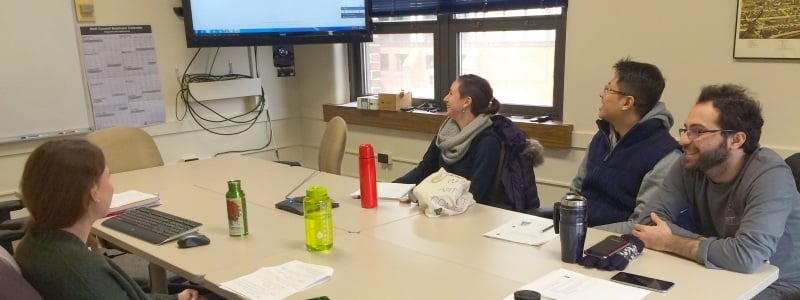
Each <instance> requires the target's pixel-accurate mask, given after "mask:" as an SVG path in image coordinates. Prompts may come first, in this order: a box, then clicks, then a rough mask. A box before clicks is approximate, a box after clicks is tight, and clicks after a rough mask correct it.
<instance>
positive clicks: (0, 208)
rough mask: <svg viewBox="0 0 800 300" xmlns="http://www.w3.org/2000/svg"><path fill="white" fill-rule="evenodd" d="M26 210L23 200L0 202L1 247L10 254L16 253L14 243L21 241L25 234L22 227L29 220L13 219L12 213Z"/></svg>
mask: <svg viewBox="0 0 800 300" xmlns="http://www.w3.org/2000/svg"><path fill="white" fill-rule="evenodd" d="M23 208H25V206H24V205H23V204H22V201H21V200H7V201H2V202H0V246H2V247H3V248H4V249H6V251H8V252H9V253H12V254H13V253H14V249H13V248H12V244H11V243H12V242H13V241H16V240H19V239H21V238H22V236H23V235H24V234H25V232H24V231H23V229H22V227H23V226H24V223H25V220H27V218H16V219H11V212H12V211H16V210H21V209H23Z"/></svg>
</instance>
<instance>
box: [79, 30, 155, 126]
mask: <svg viewBox="0 0 800 300" xmlns="http://www.w3.org/2000/svg"><path fill="white" fill-rule="evenodd" d="M81 51H82V54H83V65H84V70H85V72H86V78H87V80H88V82H89V93H90V94H91V98H92V111H93V113H94V124H95V128H96V129H103V128H108V127H114V126H134V127H144V126H150V125H154V124H160V123H164V122H165V119H166V113H165V106H164V100H163V98H162V97H161V80H160V79H159V77H158V64H156V46H155V40H154V39H153V32H152V30H151V28H150V25H113V26H82V27H81Z"/></svg>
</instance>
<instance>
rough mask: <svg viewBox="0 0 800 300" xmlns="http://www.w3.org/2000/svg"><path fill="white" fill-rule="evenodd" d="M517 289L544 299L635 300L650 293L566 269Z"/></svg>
mask: <svg viewBox="0 0 800 300" xmlns="http://www.w3.org/2000/svg"><path fill="white" fill-rule="evenodd" d="M517 290H531V291H537V292H539V294H541V295H542V299H558V300H572V299H575V300H580V299H598V300H604V299H608V300H620V299H631V300H633V299H642V298H644V297H645V296H647V294H649V293H650V292H649V291H647V290H643V289H640V288H635V287H632V286H626V285H621V284H619V283H616V282H611V281H608V280H602V279H599V278H594V277H590V276H586V275H583V274H580V273H576V272H572V271H569V270H565V269H557V270H553V271H552V272H550V273H547V275H544V276H542V277H540V278H539V279H536V281H534V282H531V283H528V284H526V285H523V286H522V287H520V288H519V289H517ZM503 300H514V293H511V294H510V295H508V296H506V297H505V298H503Z"/></svg>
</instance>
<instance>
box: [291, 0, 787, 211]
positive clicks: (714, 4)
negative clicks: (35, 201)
mask: <svg viewBox="0 0 800 300" xmlns="http://www.w3.org/2000/svg"><path fill="white" fill-rule="evenodd" d="M735 17H736V1H729V0H707V1H695V0H679V1H650V0H648V1H632V0H604V1H594V0H573V1H570V7H569V12H568V24H567V50H566V51H567V53H566V75H565V83H564V84H565V88H564V90H565V101H564V102H565V103H564V107H565V108H564V119H565V122H566V123H570V124H574V126H575V133H574V134H573V146H574V148H573V149H571V150H551V149H547V151H546V161H545V164H544V165H543V166H541V167H539V168H538V169H537V170H536V175H537V181H538V187H539V193H540V197H541V198H542V201H543V203H547V202H552V201H554V200H556V199H559V198H560V197H561V196H562V195H563V194H564V192H565V191H566V188H567V186H568V185H569V182H570V180H571V179H572V176H573V175H574V173H575V170H576V168H577V166H578V164H579V163H580V160H581V159H582V158H583V155H584V150H585V147H586V145H587V144H588V142H589V140H590V139H591V136H592V135H593V134H594V132H595V131H596V130H597V128H596V126H595V124H594V121H595V119H596V118H597V107H598V104H599V97H598V94H599V92H600V90H601V88H602V86H603V84H605V83H606V82H607V81H608V80H609V79H610V78H611V77H612V75H613V69H612V65H613V64H614V62H616V61H617V60H618V59H620V58H623V57H626V56H630V57H631V58H632V59H635V60H641V61H645V62H650V63H653V64H656V65H658V66H659V67H660V68H661V70H662V72H663V73H664V76H665V77H666V78H667V87H666V89H665V91H664V94H663V97H662V100H663V101H664V102H666V104H667V107H668V108H669V109H670V110H671V111H672V112H673V115H674V116H675V120H676V123H677V124H678V125H676V127H674V128H676V129H677V127H679V126H680V125H681V124H683V121H684V120H685V118H686V115H687V114H688V111H689V109H690V108H691V106H692V104H693V103H694V101H695V100H696V97H697V95H698V94H699V91H700V88H701V87H702V86H703V85H707V84H713V83H725V82H732V83H739V84H743V85H745V86H747V87H748V88H750V89H751V90H752V91H753V92H755V94H756V95H757V98H758V99H759V100H760V101H761V102H762V104H763V106H764V116H765V120H766V124H765V127H764V134H763V136H762V139H761V141H762V143H761V144H762V145H763V146H767V147H771V148H773V149H775V150H777V151H778V152H779V153H780V154H782V155H784V156H788V155H789V154H791V153H794V152H797V151H800V142H798V141H797V139H796V138H794V137H793V132H794V129H797V128H800V118H797V117H796V116H797V115H798V113H800V104H798V102H796V100H797V98H798V97H799V96H800V84H798V82H797V80H798V78H800V77H798V76H800V60H738V61H737V60H734V59H733V57H732V53H733V38H734V23H735ZM304 100H305V99H304ZM309 117H311V118H319V117H318V116H317V115H313V116H309ZM349 129H350V131H349V134H350V135H349V136H348V138H349V140H348V146H347V151H348V152H349V157H347V158H345V164H344V167H343V173H344V174H347V175H352V176H355V175H356V174H357V172H358V171H357V170H358V169H357V162H356V159H355V158H354V155H355V151H357V146H358V144H359V143H366V142H369V143H372V144H373V145H374V146H375V150H376V151H379V152H380V151H385V152H388V153H391V154H392V156H393V157H394V158H395V163H394V164H393V165H391V166H390V167H387V166H382V167H381V168H379V170H378V177H379V179H381V180H391V179H393V178H396V177H397V176H400V175H402V174H403V173H404V172H405V171H407V170H409V169H410V168H412V167H413V165H414V164H416V162H418V160H419V159H420V158H421V157H422V153H424V151H425V149H426V147H427V146H428V143H429V142H430V139H431V138H432V135H427V134H416V133H408V132H401V131H395V130H379V129H374V128H367V127H363V126H350V127H349ZM309 131H313V130H310V129H309ZM673 135H675V136H677V130H673ZM308 136H309V137H310V136H311V135H310V134H308Z"/></svg>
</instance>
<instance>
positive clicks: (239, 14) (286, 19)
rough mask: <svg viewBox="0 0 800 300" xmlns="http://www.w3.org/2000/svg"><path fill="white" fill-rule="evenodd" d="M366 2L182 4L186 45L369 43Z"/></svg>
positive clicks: (211, 0)
mask: <svg viewBox="0 0 800 300" xmlns="http://www.w3.org/2000/svg"><path fill="white" fill-rule="evenodd" d="M370 1H371V0H235V1H221V0H183V19H184V22H185V23H186V45H187V46H188V47H190V48H198V47H228V46H261V45H294V44H319V43H358V42H370V41H372V23H371V20H370V16H369V8H370V7H371V2H370Z"/></svg>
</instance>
